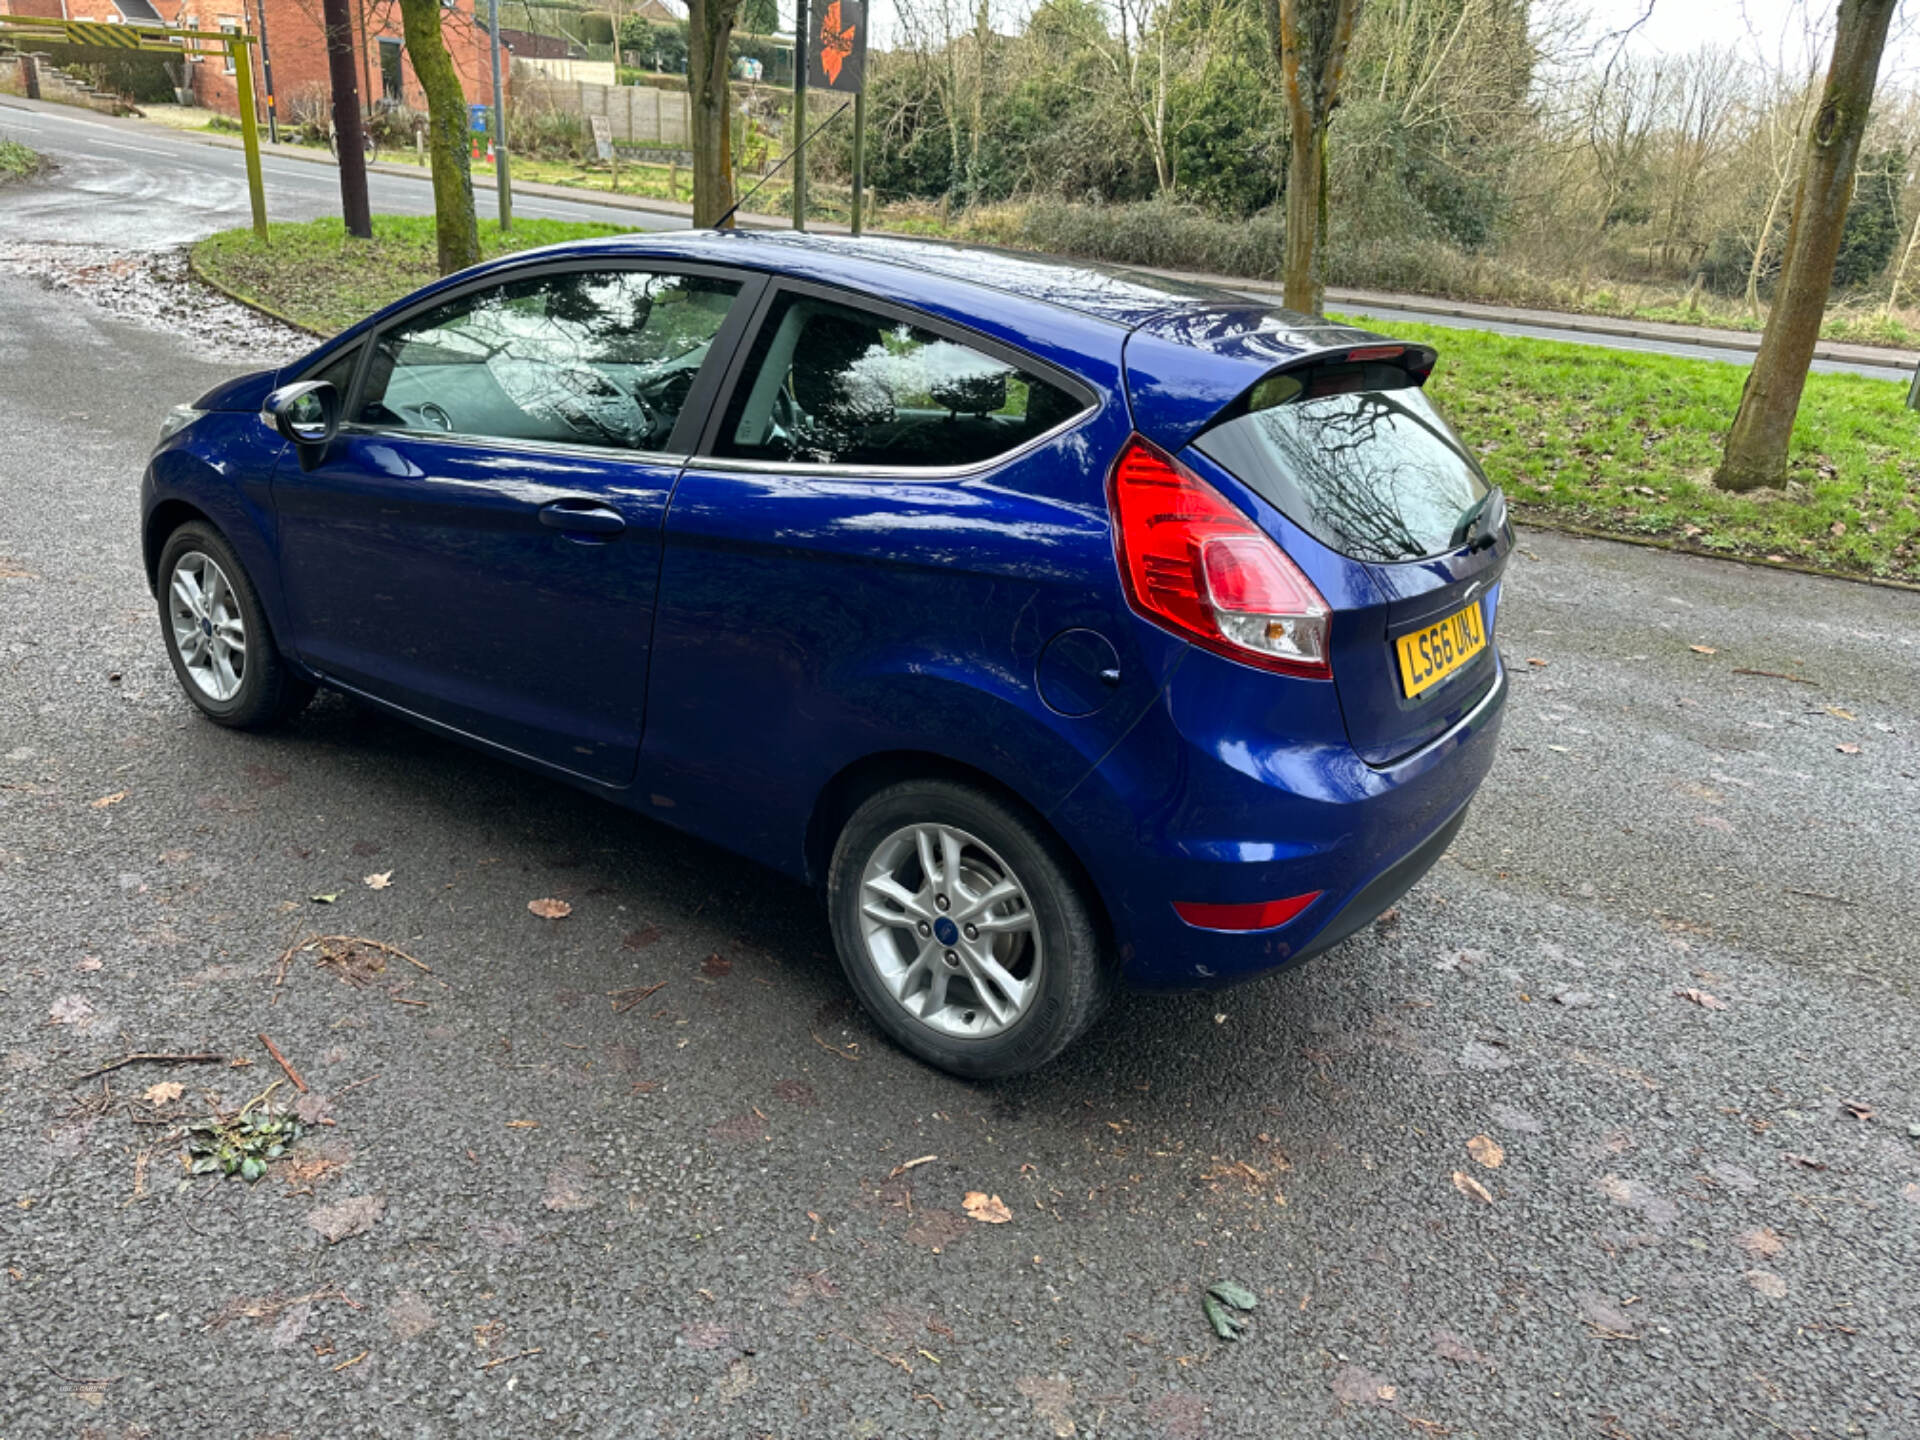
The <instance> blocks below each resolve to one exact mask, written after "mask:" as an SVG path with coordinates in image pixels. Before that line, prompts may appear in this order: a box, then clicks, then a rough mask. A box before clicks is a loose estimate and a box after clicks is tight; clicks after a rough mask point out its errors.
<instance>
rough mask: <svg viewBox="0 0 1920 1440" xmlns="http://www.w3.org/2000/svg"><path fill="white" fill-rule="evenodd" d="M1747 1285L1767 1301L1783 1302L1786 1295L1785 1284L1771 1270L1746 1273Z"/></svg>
mask: <svg viewBox="0 0 1920 1440" xmlns="http://www.w3.org/2000/svg"><path fill="white" fill-rule="evenodd" d="M1747 1283H1748V1284H1749V1285H1751V1286H1752V1287H1753V1288H1754V1289H1755V1290H1756V1291H1758V1292H1759V1293H1760V1294H1762V1295H1764V1296H1766V1297H1767V1298H1768V1299H1769V1300H1784V1299H1785V1298H1786V1295H1787V1282H1786V1281H1784V1280H1782V1279H1781V1278H1780V1277H1779V1276H1778V1275H1776V1274H1774V1273H1773V1272H1772V1271H1771V1270H1749V1271H1747Z"/></svg>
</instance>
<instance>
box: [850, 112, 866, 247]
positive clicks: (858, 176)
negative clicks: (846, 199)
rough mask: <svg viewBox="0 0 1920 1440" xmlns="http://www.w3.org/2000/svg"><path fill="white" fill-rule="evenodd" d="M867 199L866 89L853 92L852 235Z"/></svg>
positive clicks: (857, 226)
mask: <svg viewBox="0 0 1920 1440" xmlns="http://www.w3.org/2000/svg"><path fill="white" fill-rule="evenodd" d="M866 198H867V87H866V85H865V84H862V85H861V86H860V88H859V89H858V90H856V91H854V92H853V226H852V229H853V233H854V234H856V235H858V234H859V233H860V229H861V219H862V215H861V212H862V211H863V210H864V209H865V208H866V206H865V203H864V202H865V201H866Z"/></svg>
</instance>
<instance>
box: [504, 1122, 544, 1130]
mask: <svg viewBox="0 0 1920 1440" xmlns="http://www.w3.org/2000/svg"><path fill="white" fill-rule="evenodd" d="M539 1128H540V1122H539V1121H538V1120H509V1121H507V1129H509V1130H538V1129H539Z"/></svg>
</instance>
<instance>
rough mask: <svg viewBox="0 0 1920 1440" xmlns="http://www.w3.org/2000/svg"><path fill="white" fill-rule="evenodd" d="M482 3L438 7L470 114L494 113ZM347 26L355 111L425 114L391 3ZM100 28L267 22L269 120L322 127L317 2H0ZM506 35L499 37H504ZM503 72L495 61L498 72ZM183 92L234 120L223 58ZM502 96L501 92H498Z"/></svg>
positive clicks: (255, 31)
mask: <svg viewBox="0 0 1920 1440" xmlns="http://www.w3.org/2000/svg"><path fill="white" fill-rule="evenodd" d="M485 3H486V0H441V4H442V8H441V13H440V23H441V27H442V33H443V34H444V35H445V38H446V42H447V50H448V52H449V53H450V54H451V55H452V56H453V64H454V69H455V70H456V71H457V72H458V73H459V76H460V88H461V89H462V90H464V91H465V92H466V96H467V101H468V103H469V104H476V105H478V104H488V105H490V104H492V103H493V61H492V57H491V54H490V50H489V42H488V37H487V27H486V22H485V20H484V18H482V17H481V16H480V15H479V14H476V7H478V6H483V5H484V4H485ZM347 8H348V11H349V14H350V15H351V18H352V21H353V49H354V62H355V70H356V72H357V73H358V75H359V79H360V103H361V105H362V106H364V107H365V108H366V109H368V110H374V109H378V108H383V107H387V106H392V105H404V106H406V107H407V108H409V109H412V110H418V111H425V109H426V107H427V102H426V96H425V94H424V92H422V90H421V89H420V81H419V79H418V78H417V77H416V76H415V75H414V73H413V65H412V64H411V62H410V61H409V60H408V59H407V55H406V46H405V42H404V38H403V32H402V28H401V23H400V5H399V0H347ZM9 13H11V14H14V15H34V16H38V17H41V18H46V19H64V20H99V21H104V22H106V23H107V24H146V25H159V24H164V25H175V26H179V27H181V28H183V29H189V30H229V31H236V32H238V33H240V34H247V35H255V36H258V35H259V34H260V22H261V20H262V19H263V18H264V20H265V22H266V49H267V58H268V59H269V60H270V61H271V62H272V65H273V88H274V102H275V107H274V108H275V111H276V113H277V114H278V115H279V117H280V118H281V119H282V120H283V121H284V120H297V119H303V118H308V117H309V116H312V117H314V118H321V117H324V115H325V112H326V107H327V104H328V95H329V93H330V92H329V88H328V82H327V50H326V30H325V26H324V24H323V22H322V19H321V15H322V8H321V0H0V15H6V14H9ZM503 29H504V27H503ZM260 49H261V47H260V46H259V45H257V44H256V45H254V46H253V47H252V55H253V89H254V96H255V102H256V105H255V108H256V109H257V111H258V115H257V116H256V118H257V119H259V120H261V121H263V122H264V121H265V119H266V104H267V88H266V79H265V76H264V75H263V74H262V70H261V57H260ZM510 63H511V62H510V61H509V59H508V57H507V56H506V55H504V54H503V55H502V57H501V64H502V69H503V71H504V70H505V69H506V68H507V67H508V65H509V64H510ZM185 69H186V71H187V84H188V86H189V87H190V88H191V89H192V91H193V95H194V100H195V103H197V104H200V105H204V106H206V107H207V108H209V109H212V110H219V111H222V112H224V113H225V114H228V115H238V114H239V113H240V106H239V99H238V92H237V90H236V88H235V85H234V80H233V73H232V69H231V67H230V66H229V65H228V63H227V61H226V59H225V57H223V56H206V57H203V58H198V59H195V60H192V61H190V62H189V63H188V64H187V65H186V66H185ZM503 88H504V87H503Z"/></svg>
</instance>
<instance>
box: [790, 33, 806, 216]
mask: <svg viewBox="0 0 1920 1440" xmlns="http://www.w3.org/2000/svg"><path fill="white" fill-rule="evenodd" d="M793 228H794V229H796V230H804V229H806V228H807V0H794V6H793Z"/></svg>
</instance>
